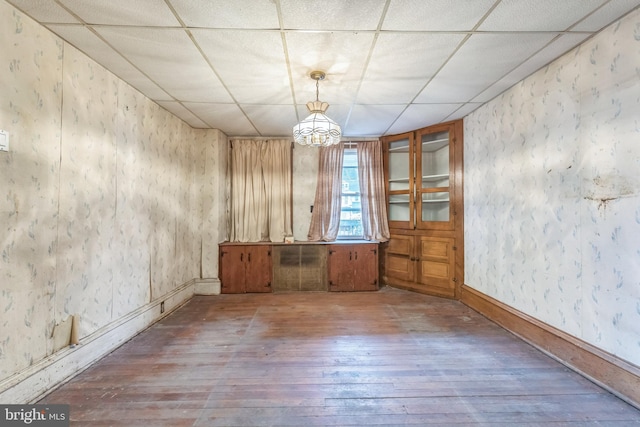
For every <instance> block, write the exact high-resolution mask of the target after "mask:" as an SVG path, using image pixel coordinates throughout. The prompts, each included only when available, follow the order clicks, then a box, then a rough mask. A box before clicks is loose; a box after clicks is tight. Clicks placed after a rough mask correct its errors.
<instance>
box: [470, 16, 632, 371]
mask: <svg viewBox="0 0 640 427" xmlns="http://www.w3.org/2000/svg"><path fill="white" fill-rule="evenodd" d="M638 58H640V10H636V11H635V12H633V13H631V14H630V15H628V16H627V17H625V18H624V19H622V20H621V21H620V22H618V23H615V24H614V25H612V26H610V27H608V28H607V29H605V30H604V31H603V32H601V33H599V34H598V35H596V36H595V37H594V38H592V39H590V40H588V41H586V42H585V43H584V44H583V45H582V46H580V47H579V48H576V49H574V50H573V51H571V52H569V53H568V54H566V55H564V56H563V57H561V58H560V59H558V60H556V61H555V62H553V63H552V64H550V65H549V66H547V67H546V68H544V69H541V70H539V71H538V72H536V73H535V74H533V75H532V76H530V77H528V78H527V79H525V80H524V81H522V82H521V83H519V84H518V85H516V86H514V87H513V88H511V89H510V90H508V91H506V92H505V93H503V94H502V95H500V96H499V97H498V98H496V99H494V100H492V101H491V102H489V103H488V104H485V105H484V106H482V107H481V108H479V109H478V110H476V111H475V112H474V113H472V114H470V115H469V116H468V117H466V118H465V121H464V123H465V129H464V132H465V143H464V150H465V154H464V156H465V162H464V163H465V165H464V170H465V191H464V197H465V283H466V284H467V285H469V286H470V287H472V288H474V289H476V290H478V291H480V292H482V293H484V294H486V295H489V296H491V297H493V298H495V299H497V300H499V301H501V302H503V303H505V304H507V305H509V306H511V307H513V308H516V309H517V310H520V311H522V312H524V313H526V314H528V315H530V316H533V317H534V318H536V319H539V320H541V321H543V322H545V323H547V324H549V325H551V326H554V327H556V328H559V329H560V330H562V331H565V332H567V333H569V334H571V335H573V336H575V337H578V338H580V339H582V340H584V341H586V342H588V343H590V344H593V345H595V346H596V347H598V348H600V349H602V350H605V351H607V352H609V353H612V354H614V355H616V356H618V357H619V358H622V359H624V360H626V361H628V362H630V363H633V364H635V365H640V333H639V331H640V329H639V327H638V325H640V239H638V236H640V196H639V193H640V144H639V141H640V115H639V112H640V68H639V66H638V64H639V63H638Z"/></svg>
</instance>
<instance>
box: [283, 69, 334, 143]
mask: <svg viewBox="0 0 640 427" xmlns="http://www.w3.org/2000/svg"><path fill="white" fill-rule="evenodd" d="M311 78H312V79H314V80H315V81H316V100H315V101H313V102H307V108H308V109H309V111H310V112H311V114H310V115H309V116H307V118H305V119H304V120H302V121H301V122H300V123H298V124H297V125H295V126H294V127H293V138H294V140H295V141H296V142H297V143H298V144H300V145H310V146H312V147H327V146H329V145H334V144H338V143H339V142H340V137H341V136H342V129H340V126H339V125H338V124H337V123H336V122H334V121H333V120H331V119H330V118H329V117H327V116H326V115H325V114H324V112H325V111H327V108H329V104H328V103H326V102H321V101H319V100H318V95H319V85H320V80H324V78H325V73H324V72H322V71H312V72H311Z"/></svg>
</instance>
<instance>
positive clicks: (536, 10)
mask: <svg viewBox="0 0 640 427" xmlns="http://www.w3.org/2000/svg"><path fill="white" fill-rule="evenodd" d="M602 3H603V0H562V1H558V0H536V1H522V0H502V1H501V2H500V3H499V4H498V6H497V7H496V8H495V9H494V10H493V12H492V13H491V14H490V15H489V17H487V19H486V20H485V21H484V22H483V23H482V24H481V25H480V27H479V28H478V30H480V31H564V30H566V29H567V28H569V27H571V26H572V25H573V24H574V23H575V22H577V21H579V20H581V19H582V18H584V17H585V16H586V15H588V14H589V13H591V11H592V10H594V9H595V8H597V7H598V6H600V5H601V4H602Z"/></svg>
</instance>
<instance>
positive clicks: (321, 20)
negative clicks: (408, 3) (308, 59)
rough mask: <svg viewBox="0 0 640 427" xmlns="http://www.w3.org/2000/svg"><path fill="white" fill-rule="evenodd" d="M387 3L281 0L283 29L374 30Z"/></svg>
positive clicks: (378, 0)
mask: <svg viewBox="0 0 640 427" xmlns="http://www.w3.org/2000/svg"><path fill="white" fill-rule="evenodd" d="M385 3H386V0H358V1H345V0H323V1H321V2H319V1H317V0H280V9H281V11H282V22H283V26H284V29H287V30H289V29H299V30H348V31H358V30H375V29H376V28H377V27H378V24H379V23H380V19H381V16H382V12H383V10H384V5H385Z"/></svg>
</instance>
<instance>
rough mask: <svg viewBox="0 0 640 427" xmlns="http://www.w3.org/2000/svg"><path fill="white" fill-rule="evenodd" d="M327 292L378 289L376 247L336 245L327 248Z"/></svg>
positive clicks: (369, 245) (370, 245)
mask: <svg viewBox="0 0 640 427" xmlns="http://www.w3.org/2000/svg"><path fill="white" fill-rule="evenodd" d="M328 250H329V252H328V258H327V263H328V270H329V290H330V291H337V292H352V291H375V290H377V289H378V245H373V244H348V245H347V244H336V245H329V247H328Z"/></svg>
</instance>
